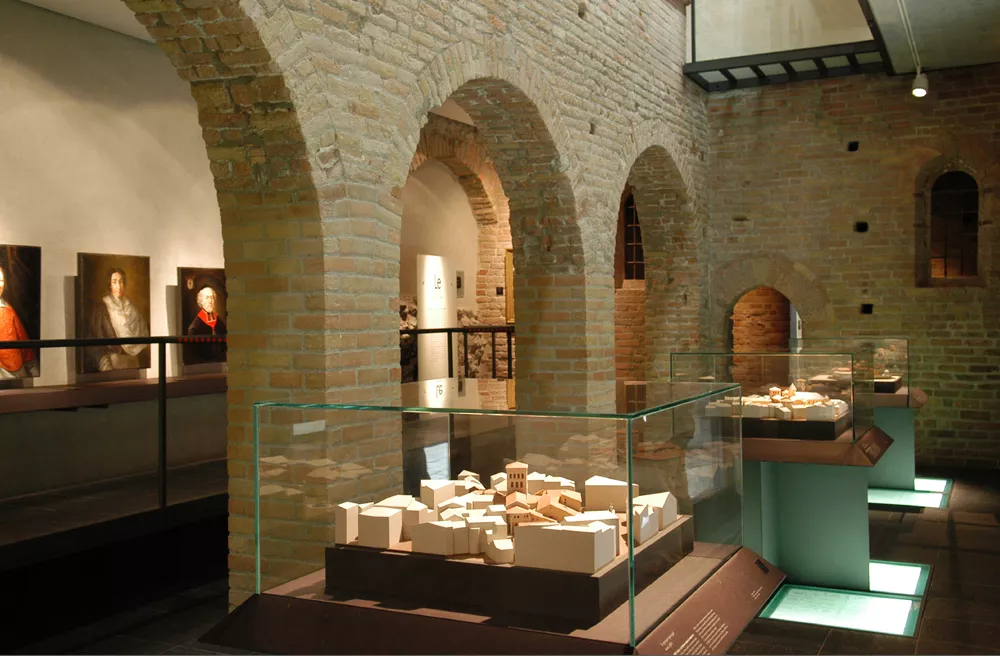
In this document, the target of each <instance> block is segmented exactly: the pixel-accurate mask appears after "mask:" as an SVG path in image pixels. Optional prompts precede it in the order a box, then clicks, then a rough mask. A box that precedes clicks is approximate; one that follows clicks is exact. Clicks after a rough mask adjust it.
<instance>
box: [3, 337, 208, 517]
mask: <svg viewBox="0 0 1000 656" xmlns="http://www.w3.org/2000/svg"><path fill="white" fill-rule="evenodd" d="M225 341H226V337H224V336H218V335H213V336H208V335H206V336H204V337H187V336H180V335H163V336H156V337H154V336H150V337H113V338H96V339H91V338H68V339H27V340H11V341H9V342H8V341H3V342H0V351H3V350H12V349H45V348H86V347H90V346H125V345H129V344H149V345H150V346H154V345H155V346H156V347H157V349H156V350H157V354H156V355H157V357H156V361H157V365H158V367H159V371H158V372H157V389H156V403H157V434H156V497H157V502H158V505H159V507H160V509H163V508H166V507H167V344H208V343H212V344H218V343H223V342H225Z"/></svg>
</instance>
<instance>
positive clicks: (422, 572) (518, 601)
mask: <svg viewBox="0 0 1000 656" xmlns="http://www.w3.org/2000/svg"><path fill="white" fill-rule="evenodd" d="M693 548H694V522H693V521H691V517H690V516H681V517H679V518H678V520H677V521H676V522H674V523H673V524H672V525H671V526H668V527H667V528H666V529H665V530H663V531H660V533H659V534H658V535H657V536H656V537H655V538H653V539H652V540H650V541H649V542H647V543H646V544H644V545H642V546H641V547H638V548H636V549H635V552H634V555H635V563H636V566H635V586H636V592H638V591H639V590H641V589H642V588H644V587H645V586H647V585H649V584H650V583H652V582H653V581H654V580H656V579H657V578H658V577H659V576H661V575H662V574H663V573H664V572H666V571H667V570H668V569H670V568H671V567H672V566H673V565H674V564H676V563H677V562H679V561H680V560H681V559H682V558H683V557H684V556H686V555H687V554H689V553H691V551H692V549H693ZM345 592H348V593H351V594H360V595H364V596H366V597H371V598H374V599H378V598H380V597H392V598H396V599H410V600H412V601H414V602H417V603H421V604H429V605H442V604H444V605H446V606H448V607H453V608H461V607H471V608H477V609H480V610H483V611H487V612H490V613H504V612H517V613H526V614H537V615H546V616H552V617H560V618H563V619H570V620H579V621H582V622H587V623H596V622H599V621H600V620H601V619H603V618H604V617H605V616H607V615H608V614H609V613H611V611H613V610H614V609H615V608H617V607H618V606H620V605H621V604H623V603H624V602H625V601H627V600H628V593H629V589H628V556H627V551H623V553H622V556H619V557H618V558H616V559H615V561H614V562H612V563H611V564H609V565H608V566H607V567H605V568H604V569H602V570H600V571H599V572H597V573H595V574H580V573H577V572H560V571H555V570H547V569H534V568H531V567H517V566H509V565H491V564H485V563H483V562H481V561H474V560H457V559H453V558H447V557H445V556H437V555H433V554H422V553H412V552H402V551H389V550H380V549H372V548H368V547H359V546H354V545H335V546H332V547H327V549H326V593H327V594H329V595H334V596H335V595H337V594H342V593H345Z"/></svg>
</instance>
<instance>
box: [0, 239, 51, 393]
mask: <svg viewBox="0 0 1000 656" xmlns="http://www.w3.org/2000/svg"><path fill="white" fill-rule="evenodd" d="M41 309H42V249H41V248H38V247H37V246H11V245H0V342H10V341H23V340H27V339H39V338H40V331H41V322H42V317H41ZM40 371H41V358H40V357H39V353H38V351H36V350H35V349H0V381H2V380H11V379H21V378H35V377H36V376H38V375H39V373H40Z"/></svg>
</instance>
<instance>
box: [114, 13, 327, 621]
mask: <svg viewBox="0 0 1000 656" xmlns="http://www.w3.org/2000/svg"><path fill="white" fill-rule="evenodd" d="M123 1H124V2H125V4H126V5H127V6H128V7H129V9H130V10H132V11H133V13H135V15H136V18H137V20H138V21H139V22H140V23H142V24H143V25H144V26H145V27H146V29H147V31H148V32H149V34H150V35H151V36H152V37H153V38H154V40H155V41H156V43H157V45H158V46H159V47H160V49H161V50H163V51H164V52H165V53H166V54H167V56H168V58H169V59H170V61H171V62H172V63H173V65H174V66H175V68H176V69H177V72H178V75H180V77H181V78H182V79H184V80H186V81H188V82H189V83H190V85H191V94H192V96H193V97H194V100H195V102H196V103H197V107H198V120H199V123H200V125H201V128H202V135H203V138H204V141H205V146H206V150H207V155H208V159H209V162H210V169H211V171H212V175H213V177H214V179H215V188H216V191H217V196H218V201H219V208H220V214H221V219H222V239H223V249H224V254H225V268H226V278H227V287H228V292H229V298H228V303H227V305H228V307H227V310H228V317H227V324H228V330H229V335H228V340H229V348H228V374H227V383H228V394H227V408H228V410H227V415H228V469H229V472H230V479H229V481H230V483H229V508H230V534H229V546H230V562H231V563H232V567H231V573H230V600H231V602H232V603H234V604H235V603H239V602H241V601H242V600H243V599H245V598H246V597H247V596H249V595H250V594H251V593H252V592H253V581H254V578H253V554H254V551H253V550H254V539H255V538H254V535H253V529H252V526H253V521H252V518H253V495H252V490H253V478H252V477H253V471H254V464H255V463H254V448H253V410H252V404H253V403H254V402H255V401H261V400H279V399H280V400H302V401H308V400H325V392H326V390H327V389H328V388H329V387H330V386H331V384H334V380H333V379H334V378H336V376H337V375H338V374H337V373H330V372H329V370H328V367H327V364H328V362H327V358H326V357H325V354H324V353H323V350H324V348H325V339H326V337H325V334H324V332H325V331H326V330H328V329H330V328H335V327H336V326H335V325H333V324H334V323H336V322H337V321H339V320H340V317H338V316H337V315H334V314H329V315H328V313H327V307H326V305H327V302H326V296H325V295H324V294H323V289H324V284H325V282H324V272H325V269H326V263H325V258H324V248H323V231H324V227H323V222H322V219H321V210H320V205H319V196H320V190H319V189H318V188H317V185H316V184H315V182H314V177H313V172H314V169H313V161H312V158H311V155H310V149H309V148H308V146H307V140H306V136H305V130H304V128H303V119H302V117H301V116H300V113H299V103H297V101H296V98H295V97H293V94H292V92H291V90H290V88H289V86H288V84H287V83H286V79H285V76H284V74H283V72H282V71H283V66H282V64H280V63H279V62H278V61H277V60H276V58H275V56H274V54H273V52H282V51H283V50H284V46H283V45H281V44H280V43H277V41H278V38H279V34H278V30H276V29H266V28H267V27H268V25H271V23H272V22H274V23H277V22H280V21H281V20H282V18H283V17H284V18H287V16H285V15H284V14H283V13H282V12H284V9H281V10H279V11H278V12H271V15H270V17H267V18H265V17H263V12H259V13H258V14H253V13H252V12H253V10H254V9H257V8H259V7H257V6H256V5H255V3H254V2H243V3H240V2H236V1H233V0H123ZM271 27H273V25H271ZM272 49H273V51H272ZM284 63H285V64H286V65H287V64H288V62H284ZM271 528H272V530H271V532H270V535H271V536H272V537H274V538H276V539H279V540H280V539H286V538H287V539H296V538H297V537H299V534H300V533H301V531H302V529H301V527H296V526H293V525H291V523H290V524H289V525H288V526H286V527H284V528H281V527H271ZM283 531H284V532H283ZM272 565H273V572H272V573H273V574H275V575H277V576H279V577H280V576H281V575H282V572H281V571H279V570H280V569H281V568H282V567H283V566H284V565H285V563H273V564H272ZM290 571H292V570H290Z"/></svg>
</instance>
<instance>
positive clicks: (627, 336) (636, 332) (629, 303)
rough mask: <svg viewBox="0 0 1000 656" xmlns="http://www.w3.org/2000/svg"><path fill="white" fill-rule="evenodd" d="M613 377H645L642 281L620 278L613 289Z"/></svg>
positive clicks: (620, 378) (643, 281) (644, 325)
mask: <svg viewBox="0 0 1000 656" xmlns="http://www.w3.org/2000/svg"><path fill="white" fill-rule="evenodd" d="M615 376H616V377H617V378H618V379H619V380H646V281H645V280H624V281H622V286H621V287H619V288H618V289H616V290H615Z"/></svg>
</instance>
